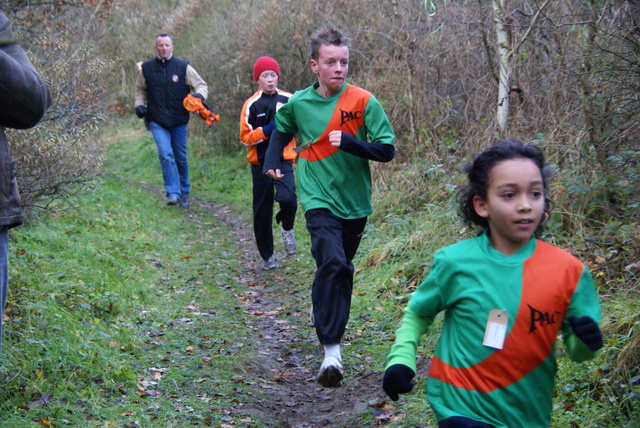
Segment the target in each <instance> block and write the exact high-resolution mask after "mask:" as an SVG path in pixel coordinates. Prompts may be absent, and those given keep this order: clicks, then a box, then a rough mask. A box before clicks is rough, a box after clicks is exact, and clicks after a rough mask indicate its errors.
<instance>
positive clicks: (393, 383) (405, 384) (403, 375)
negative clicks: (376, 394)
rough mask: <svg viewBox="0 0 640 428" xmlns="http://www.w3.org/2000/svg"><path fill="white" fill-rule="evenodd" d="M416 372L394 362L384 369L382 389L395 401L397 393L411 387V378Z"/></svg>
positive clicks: (402, 392)
mask: <svg viewBox="0 0 640 428" xmlns="http://www.w3.org/2000/svg"><path fill="white" fill-rule="evenodd" d="M415 375H416V374H415V373H414V372H413V370H411V369H410V368H409V367H407V366H405V365H404V364H394V365H392V366H390V367H389V368H388V369H386V370H385V371H384V376H383V378H382V389H384V392H386V393H387V395H388V396H389V398H391V399H392V400H393V401H396V400H397V399H398V398H399V397H398V394H406V393H407V392H410V391H411V390H412V389H413V384H412V383H411V379H413V377H414V376H415Z"/></svg>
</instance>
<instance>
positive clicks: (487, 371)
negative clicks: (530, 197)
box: [429, 241, 583, 392]
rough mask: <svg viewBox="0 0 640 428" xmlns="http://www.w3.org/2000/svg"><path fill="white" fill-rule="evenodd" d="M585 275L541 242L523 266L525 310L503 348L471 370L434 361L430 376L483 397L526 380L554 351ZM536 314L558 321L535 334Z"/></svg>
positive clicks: (522, 301)
mask: <svg viewBox="0 0 640 428" xmlns="http://www.w3.org/2000/svg"><path fill="white" fill-rule="evenodd" d="M582 270H583V265H582V263H581V262H580V261H579V260H577V259H576V258H574V257H573V256H571V255H570V254H568V253H566V252H564V251H562V250H560V249H559V248H556V247H554V246H552V245H549V244H546V243H544V242H542V241H538V243H537V247H536V250H535V252H534V253H533V255H532V256H531V257H530V258H529V259H528V260H526V261H525V262H524V269H523V276H522V296H521V299H520V306H519V308H518V314H517V317H516V320H515V322H514V323H513V326H512V327H511V330H510V332H509V334H508V336H507V337H506V339H505V341H504V345H503V349H499V350H498V349H497V350H495V351H494V352H493V353H492V354H491V355H490V356H489V357H487V358H486V359H484V360H483V361H480V362H479V363H477V364H475V365H473V366H471V367H453V366H451V365H449V364H448V363H446V362H444V361H442V360H441V359H440V358H438V357H434V358H433V361H432V364H431V369H430V371H429V376H430V377H432V378H434V379H438V380H440V381H442V382H445V383H449V384H451V385H453V386H455V387H457V388H463V389H468V390H475V391H479V392H491V391H494V390H496V389H499V388H504V387H507V386H509V385H511V384H512V383H515V382H517V381H519V380H520V379H522V378H523V377H524V376H525V375H526V374H527V373H529V372H531V371H532V370H534V369H535V368H536V367H538V366H539V365H540V364H541V363H542V362H543V361H544V360H546V359H547V357H548V356H549V355H550V354H551V352H552V351H553V348H552V345H553V343H554V342H555V341H556V337H557V336H556V335H557V331H558V329H559V328H560V326H561V324H562V320H563V319H564V316H565V314H566V312H567V309H568V307H569V303H570V300H571V296H572V295H573V293H574V291H575V289H576V286H577V284H578V281H579V279H580V275H581V274H582ZM495 309H500V308H495ZM534 309H535V310H538V311H544V312H545V313H547V314H551V316H553V317H555V318H557V319H555V322H553V323H549V324H546V325H544V326H539V327H537V328H535V329H534V330H533V331H531V330H532V328H533V327H535V324H534V323H532V313H533V310H534Z"/></svg>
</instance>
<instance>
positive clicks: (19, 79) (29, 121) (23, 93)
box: [0, 12, 51, 129]
mask: <svg viewBox="0 0 640 428" xmlns="http://www.w3.org/2000/svg"><path fill="white" fill-rule="evenodd" d="M0 75H1V76H2V78H0V100H2V102H0V126H3V127H5V128H16V129H25V128H31V127H32V126H35V125H36V124H37V123H38V122H39V121H40V119H42V117H43V116H44V113H45V112H46V110H47V108H49V106H50V105H51V94H50V92H49V87H48V86H47V84H46V83H45V82H44V81H43V80H42V79H41V78H40V77H39V76H38V74H37V73H36V71H35V70H34V68H33V65H32V64H31V61H29V58H27V55H26V54H25V52H24V50H23V49H22V48H21V47H20V46H18V45H17V44H16V43H15V42H14V41H13V32H12V31H11V26H10V24H9V20H8V19H7V17H6V16H5V15H4V13H2V12H0Z"/></svg>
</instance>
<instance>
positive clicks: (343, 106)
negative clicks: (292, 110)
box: [300, 84, 371, 161]
mask: <svg viewBox="0 0 640 428" xmlns="http://www.w3.org/2000/svg"><path fill="white" fill-rule="evenodd" d="M369 97H371V93H369V92H367V91H365V90H364V89H362V88H358V87H357V86H353V85H351V84H349V85H348V86H347V88H346V89H345V90H344V92H343V93H342V94H340V98H339V99H338V102H337V104H336V107H335V108H334V110H333V116H332V117H331V120H329V123H328V124H327V127H326V128H325V130H324V132H323V133H322V135H321V136H320V137H319V138H318V139H317V141H316V142H315V143H313V144H312V145H311V147H309V149H308V150H305V151H303V152H301V153H300V157H301V158H303V159H306V160H308V161H317V160H321V159H324V158H327V157H329V156H331V155H332V154H334V153H335V152H337V151H338V150H339V149H338V148H337V147H333V146H332V145H331V143H330V142H329V133H330V132H331V131H335V130H340V131H342V132H346V133H348V134H350V135H351V136H352V137H355V135H356V134H357V133H358V130H359V129H360V127H361V126H362V125H364V109H365V108H366V106H367V102H369ZM343 112H347V113H356V116H357V117H355V118H353V119H352V120H349V121H346V122H343V116H342V115H343ZM357 113H359V116H358V114H357Z"/></svg>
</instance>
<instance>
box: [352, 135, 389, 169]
mask: <svg viewBox="0 0 640 428" xmlns="http://www.w3.org/2000/svg"><path fill="white" fill-rule="evenodd" d="M340 150H344V151H345V152H347V153H349V154H351V155H354V156H358V157H361V158H364V159H369V160H372V161H376V162H389V161H390V160H392V159H393V157H394V156H395V147H394V146H393V144H383V143H379V142H377V141H372V142H370V143H369V142H366V141H360V140H356V139H355V138H354V137H352V136H351V135H349V134H347V133H346V132H343V133H342V138H341V140H340Z"/></svg>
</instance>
